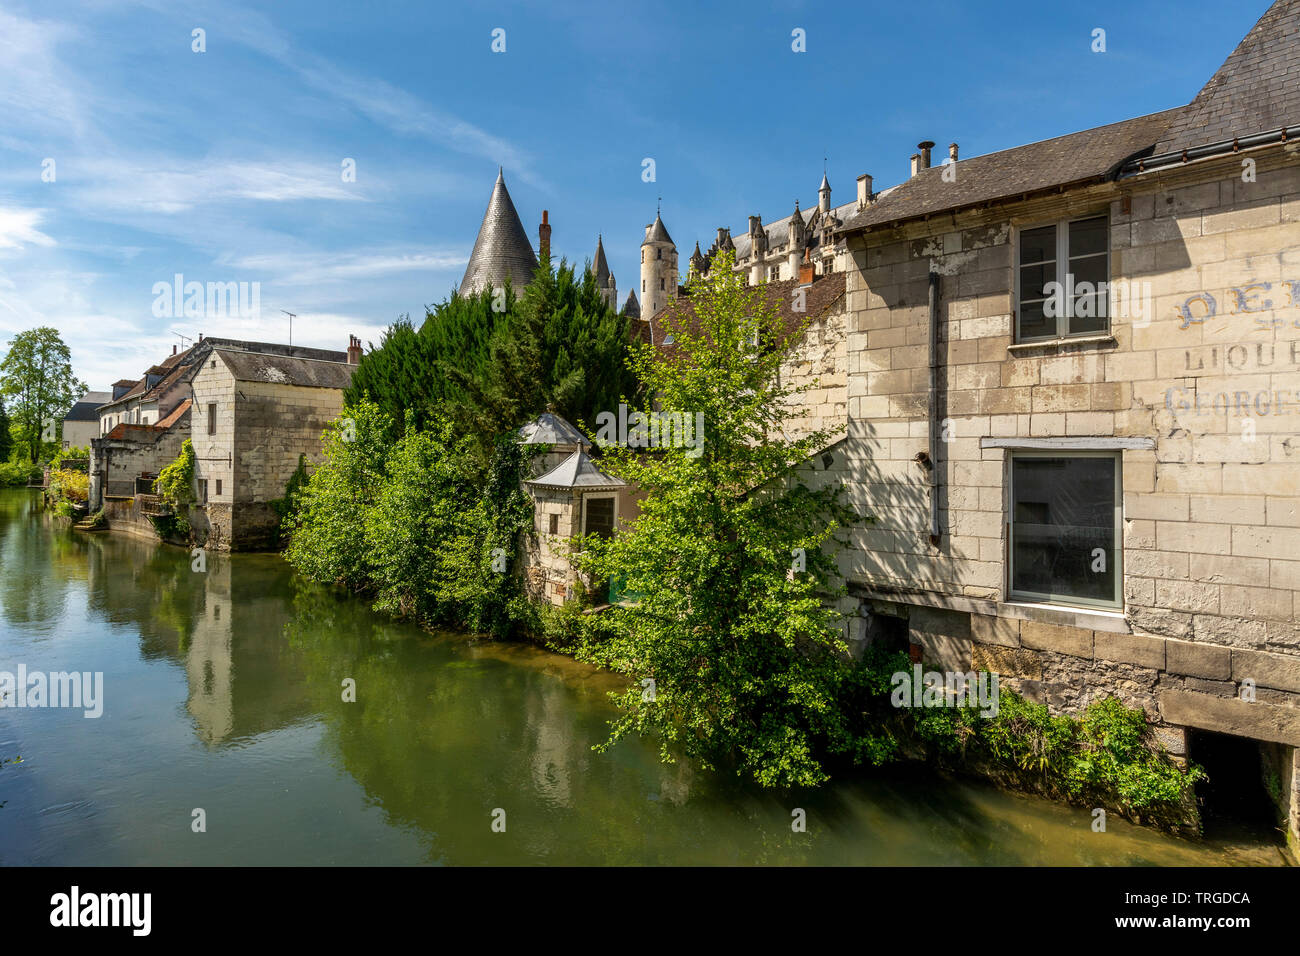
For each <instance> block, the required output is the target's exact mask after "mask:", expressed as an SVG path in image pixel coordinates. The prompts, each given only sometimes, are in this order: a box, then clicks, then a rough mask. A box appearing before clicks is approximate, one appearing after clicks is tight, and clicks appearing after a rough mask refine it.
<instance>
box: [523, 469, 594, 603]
mask: <svg viewBox="0 0 1300 956" xmlns="http://www.w3.org/2000/svg"><path fill="white" fill-rule="evenodd" d="M530 494H531V495H532V498H533V503H534V507H533V530H532V533H531V534H528V535H525V536H524V539H523V551H522V554H521V563H522V574H523V577H524V588H525V590H526V592H527V593H528V595H529V597H531V598H532V599H533V600H538V601H546V602H548V603H550V604H557V605H558V604H563V603H564V602H565V600H566V599H567V598H568V596H569V592H570V589H571V588H572V587H573V583H574V579H575V575H574V573H573V570H572V568H571V566H570V563H569V540H570V539H571V538H572V537H573V536H574V535H576V534H578V532H579V531H580V530H581V529H580V528H579V527H578V522H580V521H581V520H582V512H581V509H580V501H579V500H578V496H577V495H576V494H574V493H572V492H570V491H567V490H561V489H548V488H532V489H530ZM552 517H554V518H555V521H556V531H555V532H554V533H552V532H551V530H550V529H551V518H552Z"/></svg>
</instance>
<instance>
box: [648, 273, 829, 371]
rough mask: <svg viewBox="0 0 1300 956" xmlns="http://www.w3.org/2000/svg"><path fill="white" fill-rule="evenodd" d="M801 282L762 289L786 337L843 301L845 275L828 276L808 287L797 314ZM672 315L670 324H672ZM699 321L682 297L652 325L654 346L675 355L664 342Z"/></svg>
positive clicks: (671, 345)
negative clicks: (795, 296)
mask: <svg viewBox="0 0 1300 956" xmlns="http://www.w3.org/2000/svg"><path fill="white" fill-rule="evenodd" d="M799 284H800V283H799V280H798V279H782V280H781V281H780V282H768V283H765V284H764V285H762V286H759V288H761V289H762V290H763V291H764V294H765V295H766V296H767V300H768V302H770V303H771V304H772V306H773V307H774V308H775V309H776V311H777V312H778V314H779V315H780V316H781V320H782V324H783V326H784V328H785V331H786V333H787V334H789V333H791V332H793V331H794V330H795V329H797V328H799V327H800V326H801V325H803V324H804V323H805V322H806V321H808V320H812V319H816V318H818V317H820V316H822V315H824V314H825V313H827V312H829V311H831V310H832V309H833V308H834V307H835V306H836V304H837V303H839V302H842V301H843V299H844V273H842V272H834V273H831V274H830V275H828V276H819V277H818V278H817V279H816V280H815V281H814V282H813V283H812V284H811V285H808V286H806V287H805V288H806V290H807V291H806V292H805V293H804V308H805V311H804V312H795V311H794V303H795V299H794V296H793V295H792V293H793V292H794V290H795V289H796V288H798V286H799ZM669 313H671V321H669V318H670V315H669ZM697 321H698V320H697V318H696V315H695V306H694V305H693V304H692V302H691V300H690V297H689V296H682V297H679V298H677V299H675V300H674V301H673V303H671V304H669V305H667V306H665V307H664V308H663V309H662V310H661V311H660V312H659V314H658V315H657V316H655V322H653V323H650V325H651V330H650V331H651V334H652V335H653V337H654V338H653V342H654V344H655V345H656V346H657V347H659V348H665V347H666V348H667V350H668V351H670V352H671V351H675V350H676V346H675V345H674V343H673V342H670V341H665V340H666V339H668V337H669V336H671V335H673V334H674V332H675V330H678V329H681V328H683V327H685V328H687V329H691V330H694V329H696V327H697V326H696V323H697Z"/></svg>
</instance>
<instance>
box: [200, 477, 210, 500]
mask: <svg viewBox="0 0 1300 956" xmlns="http://www.w3.org/2000/svg"><path fill="white" fill-rule="evenodd" d="M207 500H208V479H206V478H200V479H199V503H200V504H204V503H206V502H207Z"/></svg>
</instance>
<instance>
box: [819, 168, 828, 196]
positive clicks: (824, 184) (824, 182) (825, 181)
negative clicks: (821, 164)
mask: <svg viewBox="0 0 1300 956" xmlns="http://www.w3.org/2000/svg"><path fill="white" fill-rule="evenodd" d="M823 189H824V190H826V192H830V191H831V184H830V181H829V180H828V179H827V178H826V173H825V172H823V173H822V184H821V185H820V186H818V187H817V191H818V192H821V191H822V190H823Z"/></svg>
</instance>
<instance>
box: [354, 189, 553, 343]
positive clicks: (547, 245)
mask: <svg viewBox="0 0 1300 956" xmlns="http://www.w3.org/2000/svg"><path fill="white" fill-rule="evenodd" d="M537 236H538V238H539V239H540V240H541V247H540V250H539V251H540V252H541V258H543V259H545V258H547V257H548V256H550V254H551V224H550V223H549V222H547V221H546V210H545V209H543V210H542V224H541V225H540V226H538V227H537ZM358 344H360V343H358Z"/></svg>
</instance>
